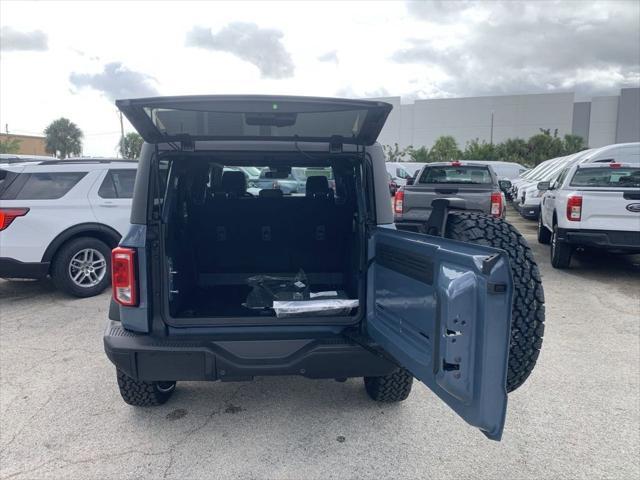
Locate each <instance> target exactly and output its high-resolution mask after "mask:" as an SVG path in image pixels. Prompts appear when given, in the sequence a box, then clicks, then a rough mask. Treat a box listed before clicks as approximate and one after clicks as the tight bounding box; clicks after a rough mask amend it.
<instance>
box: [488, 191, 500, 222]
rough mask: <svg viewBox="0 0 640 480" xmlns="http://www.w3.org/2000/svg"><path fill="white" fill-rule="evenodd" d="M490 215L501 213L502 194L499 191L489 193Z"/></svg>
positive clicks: (495, 215)
mask: <svg viewBox="0 0 640 480" xmlns="http://www.w3.org/2000/svg"><path fill="white" fill-rule="evenodd" d="M485 198H486V197H485ZM491 215H493V216H494V217H499V216H500V215H502V195H501V194H500V193H492V194H491Z"/></svg>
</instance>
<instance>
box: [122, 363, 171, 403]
mask: <svg viewBox="0 0 640 480" xmlns="http://www.w3.org/2000/svg"><path fill="white" fill-rule="evenodd" d="M117 374H118V387H119V388H120V395H122V399H123V400H124V401H125V402H126V403H128V404H129V405H133V406H134V407H153V406H156V405H162V404H163V403H165V402H166V401H167V400H169V398H170V397H171V395H173V392H174V391H175V389H176V382H142V381H139V380H134V379H133V378H131V377H130V376H129V375H127V374H126V373H124V372H123V371H121V370H117Z"/></svg>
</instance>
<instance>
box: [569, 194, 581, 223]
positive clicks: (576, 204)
mask: <svg viewBox="0 0 640 480" xmlns="http://www.w3.org/2000/svg"><path fill="white" fill-rule="evenodd" d="M581 218H582V197H581V196H579V195H573V196H571V197H569V198H568V199H567V220H569V221H570V222H579V221H580V219H581Z"/></svg>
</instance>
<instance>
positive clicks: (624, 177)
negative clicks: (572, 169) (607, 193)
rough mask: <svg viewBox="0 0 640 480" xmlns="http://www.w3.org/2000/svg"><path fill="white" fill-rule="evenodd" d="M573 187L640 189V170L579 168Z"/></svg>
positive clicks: (574, 177)
mask: <svg viewBox="0 0 640 480" xmlns="http://www.w3.org/2000/svg"><path fill="white" fill-rule="evenodd" d="M571 186H572V187H620V188H638V187H640V168H579V169H578V170H576V173H575V175H574V176H573V179H572V180H571Z"/></svg>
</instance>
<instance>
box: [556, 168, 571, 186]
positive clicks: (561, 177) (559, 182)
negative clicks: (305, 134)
mask: <svg viewBox="0 0 640 480" xmlns="http://www.w3.org/2000/svg"><path fill="white" fill-rule="evenodd" d="M568 171H569V169H568V168H565V169H564V170H562V171H561V172H560V175H558V178H556V180H555V182H553V188H560V187H561V186H562V184H563V183H564V179H565V177H566V176H567V172H568Z"/></svg>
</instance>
